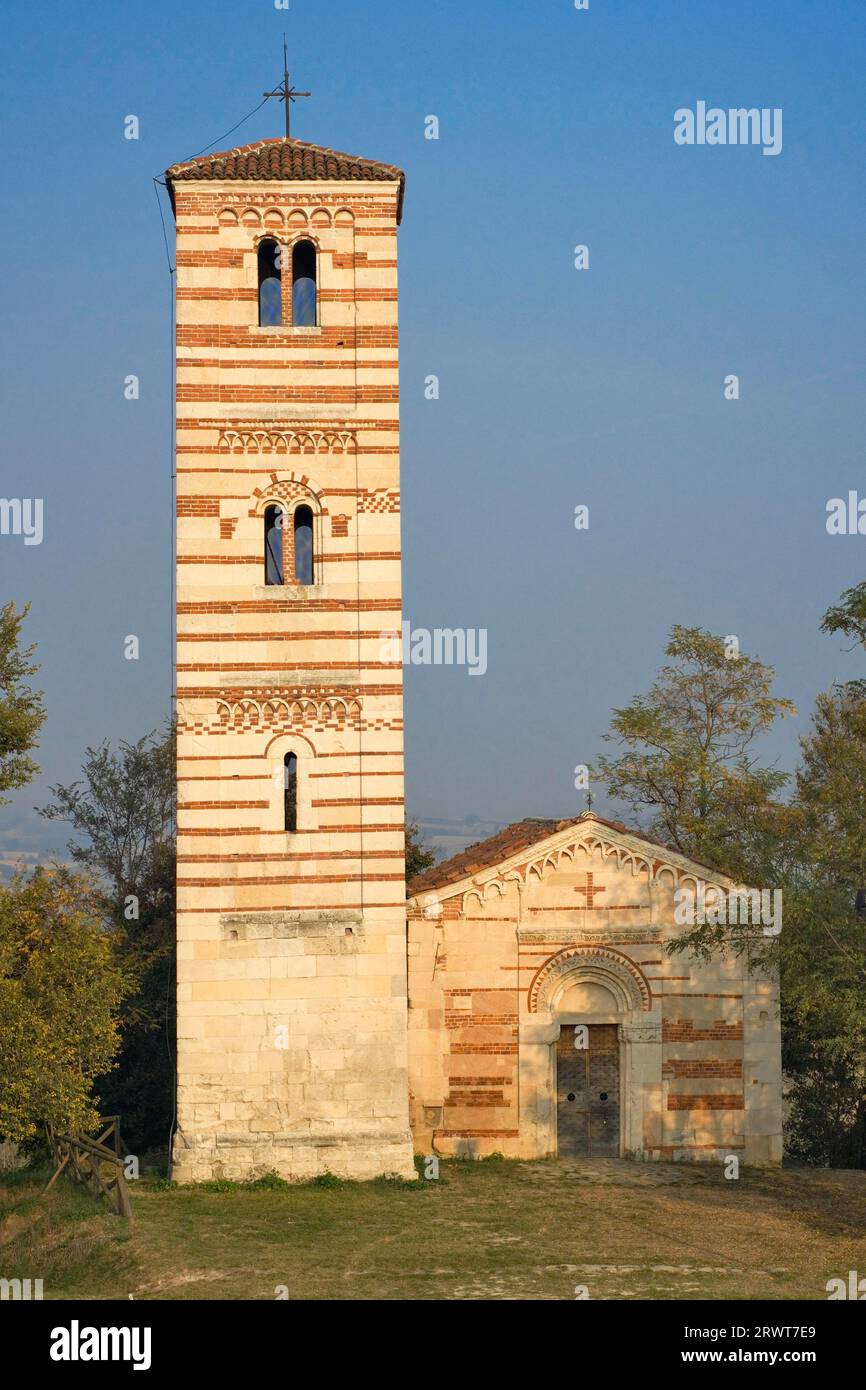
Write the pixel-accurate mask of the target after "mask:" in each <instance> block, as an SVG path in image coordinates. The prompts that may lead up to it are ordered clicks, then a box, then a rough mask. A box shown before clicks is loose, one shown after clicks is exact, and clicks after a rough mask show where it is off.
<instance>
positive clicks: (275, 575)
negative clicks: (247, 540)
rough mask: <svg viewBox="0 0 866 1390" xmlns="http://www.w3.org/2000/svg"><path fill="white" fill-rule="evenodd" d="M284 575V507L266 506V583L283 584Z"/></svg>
mask: <svg viewBox="0 0 866 1390" xmlns="http://www.w3.org/2000/svg"><path fill="white" fill-rule="evenodd" d="M283 580H284V575H283V509H282V507H266V508H265V583H266V584H282V583H283Z"/></svg>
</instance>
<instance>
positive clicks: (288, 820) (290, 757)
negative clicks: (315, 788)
mask: <svg viewBox="0 0 866 1390" xmlns="http://www.w3.org/2000/svg"><path fill="white" fill-rule="evenodd" d="M283 819H284V822H285V828H286V830H288V831H289V832H290V833H293V832H294V831H296V830H297V828H298V759H297V757H296V755H295V754H294V753H287V754H286V756H285V757H284V758H283Z"/></svg>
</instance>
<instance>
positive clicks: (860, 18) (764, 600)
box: [0, 0, 866, 858]
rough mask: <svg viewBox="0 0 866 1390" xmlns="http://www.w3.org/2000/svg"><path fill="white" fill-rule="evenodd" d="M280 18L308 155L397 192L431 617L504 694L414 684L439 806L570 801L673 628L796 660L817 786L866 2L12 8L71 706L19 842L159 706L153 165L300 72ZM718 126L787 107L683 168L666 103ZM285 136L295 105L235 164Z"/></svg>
mask: <svg viewBox="0 0 866 1390" xmlns="http://www.w3.org/2000/svg"><path fill="white" fill-rule="evenodd" d="M771 11H772V12H771ZM284 29H285V30H286V32H287V34H288V38H289V44H290V66H291V69H292V73H293V76H294V77H295V79H296V81H297V84H298V85H299V86H301V87H304V88H310V89H311V90H312V91H313V94H314V95H313V97H312V99H310V100H309V101H304V102H302V103H299V105H298V106H297V107H296V108H295V125H294V130H295V133H296V134H297V135H298V136H300V137H301V138H303V139H309V140H313V141H315V142H318V143H321V144H324V145H331V146H333V147H336V148H338V149H345V150H349V151H351V152H353V153H358V154H363V155H367V156H369V157H372V158H376V159H381V160H385V161H387V162H393V163H397V164H400V165H402V166H403V167H404V168H405V169H406V172H407V195H406V210H405V217H404V222H403V227H402V231H401V242H400V288H401V307H400V314H401V377H402V420H403V436H402V443H403V465H402V466H403V498H404V500H403V528H404V529H403V550H404V556H405V576H404V583H405V614H406V616H407V617H408V618H409V619H410V620H411V622H412V623H413V625H416V626H425V627H430V628H434V627H437V626H443V627H485V628H487V629H488V634H489V636H488V648H489V650H488V671H487V674H486V675H484V676H483V677H470V676H469V675H468V674H467V672H466V671H465V670H460V669H455V668H440V669H437V668H431V667H412V668H409V669H408V671H407V705H406V717H407V800H408V806H409V809H410V811H411V812H412V813H414V814H415V815H417V816H420V817H421V818H422V819H426V818H449V817H450V818H454V819H458V820H459V819H461V818H463V817H464V816H469V815H475V816H480V817H481V818H483V819H484V820H485V821H486V820H493V821H499V820H510V819H516V818H519V817H521V816H523V815H568V814H574V813H575V812H576V811H578V810H580V809H582V805H583V800H582V796H581V794H579V793H577V792H575V791H574V789H573V785H572V782H573V769H574V767H575V765H576V764H578V763H585V762H589V761H591V760H592V758H593V756H594V755H595V754H596V753H597V752H598V751H599V746H600V745H599V740H600V736H601V734H602V733H603V732H604V731H605V729H606V728H607V726H608V721H609V714H610V710H611V708H612V707H613V706H615V705H621V704H624V703H626V702H627V701H628V700H629V698H630V697H631V696H632V694H634V693H635V692H636V691H638V690H641V689H644V688H646V686H647V685H648V684H649V682H650V680H651V679H652V676H653V673H654V672H655V670H656V668H657V667H658V665H659V664H660V661H661V655H662V648H663V646H664V642H665V638H666V634H667V632H668V630H669V628H670V627H671V625H672V624H673V623H675V622H680V623H686V624H699V625H702V626H705V627H708V628H710V629H712V630H714V631H717V632H720V633H723V634H729V633H732V634H737V635H738V636H739V638H740V641H741V643H742V646H743V649H744V650H746V651H748V652H750V653H755V654H757V655H760V656H761V657H762V658H763V659H764V660H766V661H769V662H771V663H773V664H774V665H775V666H776V668H777V671H778V682H777V689H778V692H779V693H780V694H783V695H786V696H789V697H791V698H793V699H794V700H795V702H796V703H797V705H798V707H799V709H800V716H799V718H798V719H797V720H791V721H788V722H787V723H786V725H785V726H784V727H783V728H780V729H779V730H778V732H777V733H776V734H774V735H773V736H771V737H770V738H769V739H768V741H767V746H766V754H767V757H768V758H771V759H774V760H777V761H778V763H779V765H780V766H782V767H787V768H790V767H793V765H794V762H795V760H796V753H797V738H798V736H799V735H800V734H802V733H803V732H805V731H806V730H807V728H808V723H809V716H810V712H811V708H812V704H813V700H814V695H815V693H816V692H817V691H818V690H820V689H822V688H825V687H826V686H828V685H829V684H830V683H831V682H832V681H833V680H834V679H845V678H850V677H853V676H854V675H860V674H862V667H863V663H862V660H861V657H860V654H858V653H849V652H846V650H845V647H844V644H843V643H842V642H840V641H839V640H838V639H835V638H829V637H824V636H821V634H820V633H819V632H818V624H819V621H820V617H821V614H822V613H823V611H824V610H825V608H826V607H827V606H828V604H830V603H831V602H833V601H834V600H835V599H836V598H837V597H838V595H839V593H840V592H841V590H842V589H843V588H845V587H846V586H847V585H850V584H854V583H856V582H858V581H859V580H861V579H862V578H864V577H866V574H864V570H866V564H864V559H866V537H861V536H841V537H839V536H834V537H831V536H828V535H827V533H826V530H825V508H826V503H827V500H828V499H829V498H830V497H835V496H845V495H846V494H847V492H848V491H849V489H858V488H859V489H860V491H861V493H866V470H864V467H863V437H864V428H863V426H864V418H863V417H864V409H863V404H862V402H863V399H864V392H863V384H864V375H866V344H864V315H863V304H864V301H866V296H864V268H863V267H864V257H863V253H862V242H863V227H864V188H866V181H864V177H863V175H864V167H863V166H864V156H863V151H864V109H863V102H862V90H861V87H862V73H863V71H864V70H866V52H864V50H866V7H864V6H863V5H862V3H859V0H858V2H857V3H855V0H845V2H844V3H841V2H839V0H837V2H836V3H833V0H829V3H824V4H822V5H820V6H819V5H817V4H813V3H805V0H788V3H786V4H785V5H784V6H774V7H769V6H764V7H759V6H756V5H755V4H754V3H752V2H751V0H750V2H749V3H747V2H746V0H731V3H727V4H725V5H709V4H700V5H690V6H683V5H672V4H666V5H647V4H646V3H645V0H626V3H617V4H614V3H611V2H610V0H590V8H589V10H587V11H576V10H575V9H574V5H573V0H544V3H538V4H535V5H527V4H516V3H510V2H509V3H498V4H497V3H490V2H488V3H484V4H482V3H471V0H459V3H458V2H457V0H438V3H436V4H434V5H429V6H428V5H407V4H406V3H405V0H403V3H397V0H389V2H388V3H377V0H365V3H357V2H356V3H348V0H317V3H315V4H314V3H312V0H291V7H290V9H289V10H288V11H287V12H286V11H278V10H277V9H276V8H275V6H274V5H273V3H272V0H247V3H245V4H243V5H238V4H234V5H232V4H227V3H222V0H212V2H211V3H210V4H208V5H206V6H203V5H178V4H176V3H167V0H166V2H164V0H151V2H150V3H147V4H143V5H138V6H119V5H116V4H107V3H103V0H93V2H92V3H90V4H88V6H87V7H86V8H85V9H83V10H82V9H78V10H75V9H73V8H64V7H58V8H55V9H52V11H51V14H50V23H46V24H44V25H37V24H35V23H34V22H33V13H32V10H28V9H27V7H25V6H22V5H18V6H15V7H12V8H7V9H6V12H5V14H4V54H3V69H4V71H3V82H2V88H0V93H2V108H3V124H4V131H5V148H6V160H5V168H4V173H5V178H6V194H7V215H6V217H5V218H4V219H3V222H2V226H0V238H2V243H3V244H2V251H3V256H4V264H5V265H6V266H7V282H6V286H5V296H4V299H5V303H4V308H5V311H6V312H5V321H6V333H7V338H8V342H7V353H6V359H7V361H6V368H5V371H4V373H3V375H2V379H0V390H2V393H3V398H4V400H3V421H4V434H5V439H4V444H5V448H4V451H3V467H2V485H0V492H2V494H3V495H4V496H21V497H42V498H44V500H45V538H44V541H43V543H42V545H40V546H30V547H25V546H24V545H23V543H22V540H21V538H20V537H9V536H3V537H0V566H2V571H0V573H2V584H0V596H2V598H3V599H6V598H14V599H16V600H17V601H18V602H19V603H20V602H23V601H25V600H29V601H31V602H32V605H33V607H32V615H31V619H30V622H29V635H30V637H31V639H32V640H35V641H36V642H37V643H38V646H39V655H40V659H41V661H42V673H41V684H42V686H43V687H44V689H45V692H46V699H47V705H48V709H49V720H48V723H47V725H46V727H45V731H44V736H43V740H42V748H41V750H40V759H41V762H42V765H43V768H44V773H43V775H42V777H41V778H40V779H39V780H38V781H37V782H36V783H34V784H33V785H31V786H30V787H29V788H27V789H26V790H25V791H24V792H22V793H21V794H19V795H18V796H16V798H15V801H14V804H13V806H11V807H6V808H3V809H2V810H0V856H3V857H6V858H8V857H9V856H10V855H14V854H16V853H18V852H19V851H29V852H31V853H45V852H47V851H48V850H51V849H53V848H59V847H60V846H61V845H62V843H63V840H64V836H63V832H62V829H59V828H58V827H56V826H52V825H48V824H46V823H44V822H42V821H40V820H39V819H38V818H36V817H35V816H34V815H33V813H32V810H31V808H32V807H33V806H34V805H37V804H43V803H44V801H45V800H46V799H47V786H48V784H49V783H50V782H54V781H58V780H59V781H68V780H70V779H71V778H72V777H74V775H75V773H76V770H77V768H78V767H79V765H80V761H81V756H82V753H83V750H84V747H85V745H87V744H88V743H96V742H98V741H99V740H100V739H101V738H102V737H104V736H105V737H109V738H112V739H117V738H122V737H127V738H135V737H137V736H138V735H139V734H140V733H142V732H145V731H146V730H148V729H150V728H152V727H154V726H155V725H157V724H159V723H160V722H161V720H162V718H163V717H164V715H165V714H166V712H167V710H168V708H169V696H170V691H171V645H170V632H171V624H170V619H171V613H170V605H171V516H170V510H171V487H170V428H169V419H170V416H169V410H170V374H169V373H170V362H169V336H168V335H169V318H168V308H169V278H168V274H167V271H166V263H165V251H164V247H163V242H162V233H161V229H160V223H159V215H158V211H157V205H156V201H155V198H154V192H153V186H152V183H151V176H152V175H154V174H157V173H160V172H161V171H162V170H163V169H165V167H166V166H167V165H168V164H170V163H172V162H174V161H175V160H178V159H182V158H184V157H187V156H188V155H190V154H191V153H193V152H195V151H197V150H199V149H201V148H202V147H204V146H207V145H208V144H210V143H211V142H212V141H214V140H216V139H217V137H219V136H220V135H221V134H222V133H223V132H225V131H228V130H229V128H230V127H231V126H233V125H234V124H235V122H237V121H238V120H239V119H240V118H241V117H242V116H243V115H244V114H245V113H246V112H248V111H250V110H251V109H252V108H253V107H254V106H255V105H256V103H257V102H258V101H259V100H260V99H261V94H262V92H263V91H264V90H265V89H266V88H268V87H271V86H273V85H275V83H276V82H277V80H278V79H279V76H280V69H281V42H282V33H283V30H284ZM698 100H706V101H707V102H708V103H709V104H710V105H718V106H720V107H723V108H727V107H732V106H756V107H759V108H762V107H771V108H776V107H780V108H782V111H783V132H784V139H783V149H782V152H781V154H779V155H778V156H777V157H775V158H768V157H765V156H763V155H762V153H761V150H760V149H759V148H756V147H739V146H736V147H706V146H705V147H702V148H699V147H681V146H678V145H676V144H675V143H674V140H673V129H674V112H675V110H676V109H677V108H680V107H692V108H694V106H695V104H696V102H697V101H698ZM128 114H135V115H137V116H138V117H139V118H140V122H141V136H140V139H139V140H138V141H127V140H125V139H124V138H123V121H124V117H125V116H127V115H128ZM431 114H432V115H436V116H438V118H439V121H440V138H439V140H438V141H431V140H425V138H424V123H425V117H427V116H428V115H431ZM281 128H282V127H281V110H280V108H279V107H278V106H277V104H276V103H268V104H267V105H266V106H265V107H264V108H263V109H262V110H261V111H259V112H258V113H257V114H256V115H255V116H254V117H253V118H252V120H250V121H248V122H247V123H246V124H245V125H243V126H242V127H241V128H240V129H239V130H238V131H237V132H236V133H235V134H234V135H233V136H232V137H231V138H230V139H229V140H228V141H226V142H225V144H224V145H221V146H218V147H225V146H230V145H232V144H236V143H246V142H248V141H251V140H254V139H256V138H259V137H261V136H265V135H274V134H278V133H280V131H281ZM169 231H171V227H169ZM579 243H580V244H586V245H588V246H589V248H590V269H589V270H588V271H577V270H575V268H574V247H575V245H576V244H579ZM9 268H12V271H11V273H8V271H9ZM130 373H135V374H137V375H138V376H139V377H140V380H141V399H140V400H138V401H136V402H130V401H126V400H124V396H123V381H124V377H125V376H127V375H128V374H130ZM434 373H435V374H436V375H437V376H439V378H440V398H439V400H438V401H428V400H426V399H425V396H424V381H425V377H427V376H428V375H429V374H434ZM729 373H736V374H737V375H738V376H739V378H740V392H741V395H740V399H739V400H738V401H736V402H733V401H726V400H725V399H724V395H723V382H724V378H725V376H726V375H728V374H729ZM579 503H584V504H586V505H588V506H589V508H590V526H589V529H588V530H587V531H584V532H577V531H575V529H574V525H573V516H574V507H575V506H576V505H577V504H579ZM128 633H136V634H137V635H138V636H139V637H140V639H141V659H140V660H139V661H138V662H129V661H126V660H124V657H123V638H124V636H125V635H126V634H128ZM605 805H606V803H605V802H604V799H603V797H599V800H598V801H597V802H596V806H597V807H604V806H605Z"/></svg>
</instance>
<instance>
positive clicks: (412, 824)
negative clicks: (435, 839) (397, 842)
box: [406, 820, 436, 883]
mask: <svg viewBox="0 0 866 1390" xmlns="http://www.w3.org/2000/svg"><path fill="white" fill-rule="evenodd" d="M435 863H436V855H435V853H434V851H433V850H432V849H428V848H427V846H426V845H425V844H424V841H423V840H422V838H421V829H420V827H419V825H418V822H417V821H414V820H407V821H406V882H407V883H409V882H411V880H412V879H413V878H417V877H418V875H419V874H423V872H424V870H425V869H430V868H432V867H433V865H434V864H435Z"/></svg>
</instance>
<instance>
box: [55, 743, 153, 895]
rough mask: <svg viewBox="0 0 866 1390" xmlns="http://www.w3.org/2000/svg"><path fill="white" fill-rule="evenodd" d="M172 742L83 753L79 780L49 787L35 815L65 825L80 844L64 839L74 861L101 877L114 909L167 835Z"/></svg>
mask: <svg viewBox="0 0 866 1390" xmlns="http://www.w3.org/2000/svg"><path fill="white" fill-rule="evenodd" d="M174 750H175V740H174V732H173V730H172V729H170V728H169V729H168V730H166V732H165V733H164V734H163V735H162V736H157V735H156V734H155V733H151V734H147V735H145V737H144V738H140V739H139V740H138V742H137V743H121V744H120V746H119V750H118V751H117V752H116V753H115V752H113V751H112V749H111V747H110V745H109V744H108V743H102V744H100V746H99V747H98V748H88V749H86V752H85V759H84V764H83V766H82V769H81V771H82V773H83V776H84V781H83V782H80V781H79V782H73V783H71V785H69V786H67V787H63V786H57V787H52V788H51V793H52V795H53V796H54V797H55V798H56V800H55V802H54V803H53V804H52V805H50V806H45V807H43V808H42V810H41V811H40V813H39V814H40V815H42V816H45V818H46V819H47V820H65V821H68V823H69V824H70V825H71V826H72V827H73V829H74V830H75V832H76V834H77V835H80V836H83V840H84V842H83V843H79V842H78V841H75V840H73V841H70V843H69V846H68V848H69V853H70V854H71V855H72V857H73V859H75V860H76V861H77V862H78V863H79V864H84V865H86V866H87V867H88V868H89V869H92V870H94V871H95V872H96V873H98V874H100V875H101V876H102V878H103V879H104V880H107V881H108V883H109V884H110V887H111V893H112V898H113V901H114V903H115V904H117V903H119V902H120V901H121V900H122V899H123V898H125V897H126V896H127V895H128V894H130V893H134V892H135V891H136V886H137V885H138V884H139V882H140V880H141V877H142V874H143V873H146V872H147V870H148V867H149V864H150V861H151V859H152V857H153V852H154V848H155V846H157V845H160V844H166V843H169V842H170V841H171V839H172V836H173V826H174V810H175V753H174Z"/></svg>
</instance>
